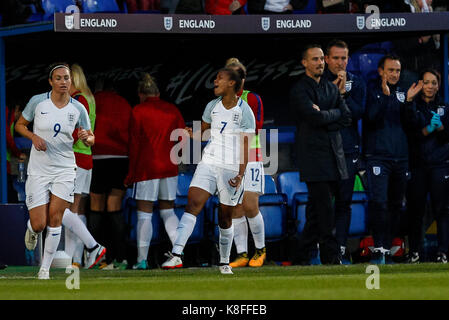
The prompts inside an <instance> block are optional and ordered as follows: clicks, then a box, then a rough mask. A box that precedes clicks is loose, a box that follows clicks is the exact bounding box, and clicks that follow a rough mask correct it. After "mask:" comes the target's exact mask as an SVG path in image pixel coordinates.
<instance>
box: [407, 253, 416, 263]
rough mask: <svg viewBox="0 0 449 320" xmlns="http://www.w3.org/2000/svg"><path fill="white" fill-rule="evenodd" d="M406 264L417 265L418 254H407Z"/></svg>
mask: <svg viewBox="0 0 449 320" xmlns="http://www.w3.org/2000/svg"><path fill="white" fill-rule="evenodd" d="M407 263H419V254H418V252H409V253H408V255H407Z"/></svg>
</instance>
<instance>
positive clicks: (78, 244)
mask: <svg viewBox="0 0 449 320" xmlns="http://www.w3.org/2000/svg"><path fill="white" fill-rule="evenodd" d="M77 216H78V218H79V219H80V220H81V222H82V223H83V224H84V225H86V224H87V220H86V216H85V215H84V214H79V215H77ZM91 248H92V247H91ZM83 253H84V243H83V242H82V241H81V239H80V238H79V237H75V251H74V252H73V262H76V263H79V264H81V260H82V258H83Z"/></svg>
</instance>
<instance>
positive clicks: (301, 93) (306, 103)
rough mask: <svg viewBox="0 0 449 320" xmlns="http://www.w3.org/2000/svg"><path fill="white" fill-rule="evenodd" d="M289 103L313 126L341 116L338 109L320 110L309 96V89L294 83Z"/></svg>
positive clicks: (323, 124)
mask: <svg viewBox="0 0 449 320" xmlns="http://www.w3.org/2000/svg"><path fill="white" fill-rule="evenodd" d="M290 104H291V106H293V107H294V108H297V110H298V111H299V114H300V116H301V117H302V118H303V119H304V120H305V121H307V122H308V123H309V124H311V125H312V126H315V127H320V126H327V125H329V124H331V123H334V122H337V121H338V120H340V118H341V111H340V109H330V110H321V109H320V107H319V106H317V105H316V104H315V103H314V102H313V99H312V97H311V89H310V88H305V87H304V86H301V85H300V84H296V85H295V86H294V87H293V89H292V91H291V93H290Z"/></svg>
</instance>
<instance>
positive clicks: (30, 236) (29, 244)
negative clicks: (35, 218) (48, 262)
mask: <svg viewBox="0 0 449 320" xmlns="http://www.w3.org/2000/svg"><path fill="white" fill-rule="evenodd" d="M38 236H39V233H36V232H32V231H30V229H28V228H27V231H26V232H25V247H26V248H27V249H28V250H34V249H36V245H37V238H38Z"/></svg>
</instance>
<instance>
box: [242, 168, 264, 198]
mask: <svg viewBox="0 0 449 320" xmlns="http://www.w3.org/2000/svg"><path fill="white" fill-rule="evenodd" d="M243 188H244V190H245V192H255V193H258V194H259V195H262V194H264V190H265V171H264V169H263V163H262V162H248V164H247V165H246V170H245V185H244V186H243Z"/></svg>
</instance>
